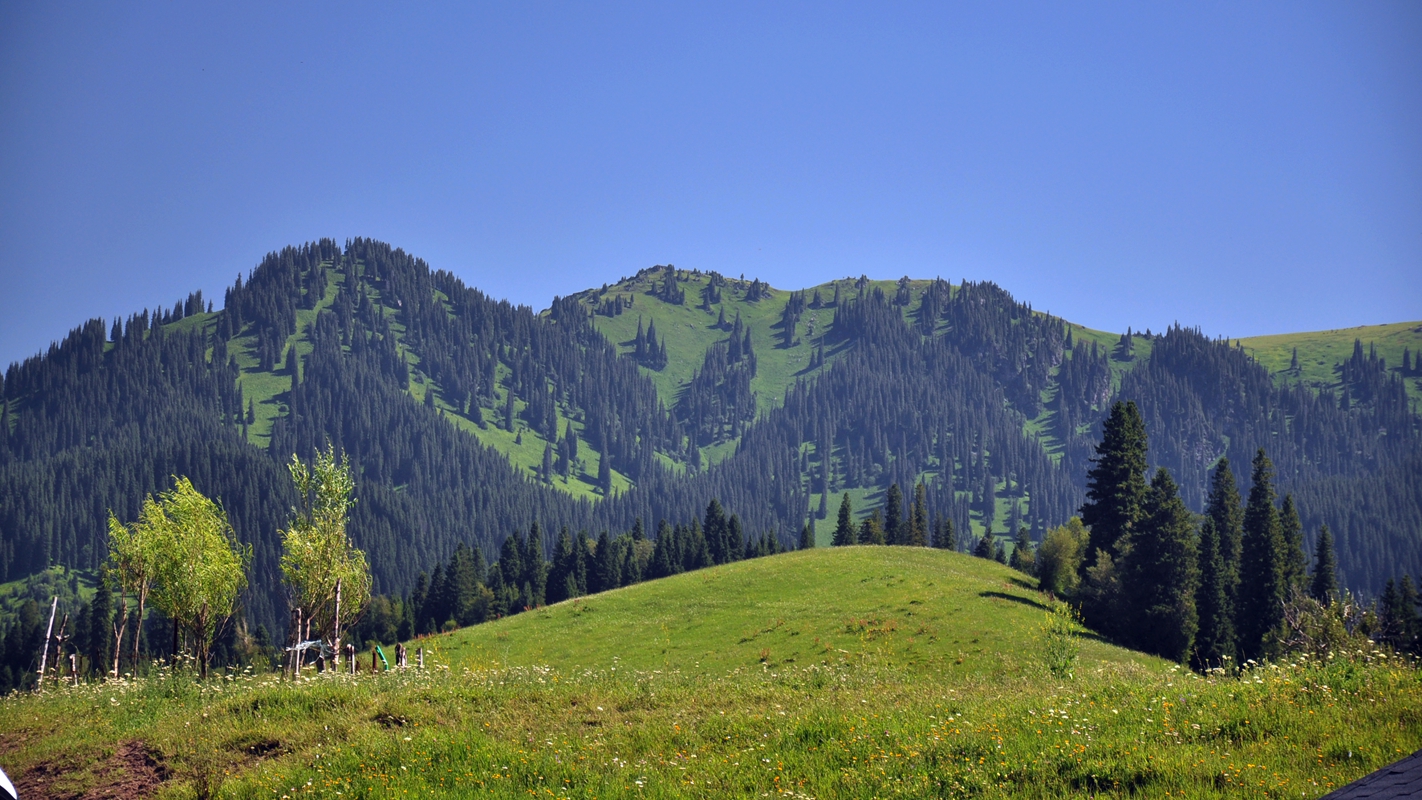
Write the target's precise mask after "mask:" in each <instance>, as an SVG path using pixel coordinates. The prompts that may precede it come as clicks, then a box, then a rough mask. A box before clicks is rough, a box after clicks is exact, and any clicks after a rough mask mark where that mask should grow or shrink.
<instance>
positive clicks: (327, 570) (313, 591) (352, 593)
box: [279, 446, 458, 658]
mask: <svg viewBox="0 0 1422 800" xmlns="http://www.w3.org/2000/svg"><path fill="white" fill-rule="evenodd" d="M287 469H288V471H289V472H290V473H291V481H292V484H293V485H294V487H295V489H296V496H297V506H296V507H295V508H293V509H292V517H291V520H290V522H289V523H288V524H287V527H286V528H285V529H283V530H281V531H279V533H280V535H281V540H282V556H281V571H282V577H283V579H284V581H285V583H286V587H287V591H288V592H289V602H290V603H291V606H292V608H293V609H299V610H300V611H301V620H302V625H301V627H302V630H301V631H299V632H298V635H299V637H300V638H301V639H310V638H312V635H313V633H314V634H315V636H316V637H317V638H320V639H323V640H329V641H330V642H331V643H332V645H333V646H334V647H335V648H336V650H337V653H338V654H339V651H340V640H341V629H342V627H346V626H349V625H350V623H352V622H353V621H355V620H357V619H359V618H360V615H361V614H362V613H364V611H365V607H366V605H367V604H369V602H370V565H369V564H368V563H367V562H366V558H365V553H364V552H362V551H361V550H359V549H357V548H355V547H354V546H352V544H351V542H350V539H349V538H348V537H347V536H346V524H347V521H348V519H349V517H350V510H351V507H352V506H353V505H355V498H354V497H352V495H353V494H354V492H355V477H354V475H352V473H351V467H350V460H349V459H348V458H347V457H346V456H345V455H342V456H341V457H340V458H339V459H338V458H337V457H336V450H335V447H334V446H333V447H328V448H327V449H326V450H325V451H318V452H317V453H316V458H315V459H314V460H313V461H312V463H311V464H309V465H308V464H306V463H305V462H303V461H302V460H301V459H300V458H297V457H296V456H295V455H293V456H292V457H291V463H290V464H289V465H288V467H287ZM448 577H449V576H448V575H446V580H447V579H448ZM444 611H445V614H446V617H445V618H448V616H452V615H454V614H457V613H458V610H456V609H444ZM436 622H437V623H440V622H443V619H441V620H437V621H436ZM337 658H339V655H338V656H337Z"/></svg>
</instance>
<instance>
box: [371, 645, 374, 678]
mask: <svg viewBox="0 0 1422 800" xmlns="http://www.w3.org/2000/svg"><path fill="white" fill-rule="evenodd" d="M370 674H371V675H374V674H375V645H371V646H370Z"/></svg>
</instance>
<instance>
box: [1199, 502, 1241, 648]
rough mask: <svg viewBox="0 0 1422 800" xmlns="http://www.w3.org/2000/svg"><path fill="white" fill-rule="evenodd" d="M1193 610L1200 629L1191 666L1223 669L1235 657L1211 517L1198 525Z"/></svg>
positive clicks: (1222, 567) (1217, 538) (1222, 568)
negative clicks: (1197, 585)
mask: <svg viewBox="0 0 1422 800" xmlns="http://www.w3.org/2000/svg"><path fill="white" fill-rule="evenodd" d="M1195 611H1196V614H1197V615H1198V616H1199V620H1200V628H1199V631H1198V632H1197V633H1196V634H1195V646H1194V648H1193V649H1192V650H1191V664H1190V665H1191V666H1192V667H1194V668H1195V669H1197V670H1201V671H1203V670H1207V669H1213V668H1215V667H1224V666H1227V665H1229V664H1230V663H1231V662H1233V661H1234V660H1235V658H1236V656H1235V649H1234V640H1235V636H1234V620H1233V619H1231V618H1230V614H1229V598H1228V596H1227V595H1226V593H1225V565H1224V558H1223V556H1221V555H1220V535H1219V530H1218V529H1217V528H1216V527H1215V521H1214V519H1213V518H1211V517H1205V520H1204V522H1202V523H1201V524H1200V588H1199V590H1198V591H1196V592H1195Z"/></svg>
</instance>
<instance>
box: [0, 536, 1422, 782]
mask: <svg viewBox="0 0 1422 800" xmlns="http://www.w3.org/2000/svg"><path fill="white" fill-rule="evenodd" d="M1029 586H1030V580H1028V579H1025V578H1024V577H1022V576H1020V575H1017V574H1015V573H1012V572H1010V571H1008V570H1007V569H1005V568H1003V567H1001V566H1000V565H996V564H992V563H988V562H983V561H979V560H974V559H970V558H968V557H965V556H961V555H957V554H953V553H945V552H938V551H928V550H908V549H902V548H882V547H863V548H841V549H835V550H819V551H811V552H803V553H791V554H785V555H781V556H776V557H772V558H767V559H758V560H756V561H752V562H743V563H738V564H733V565H728V566H726V567H720V568H716V569H712V570H706V571H702V572H696V573H690V574H686V575H682V576H678V577H676V578H671V579H667V580H663V581H655V582H650V583H646V584H640V585H638V586H635V587H630V588H628V589H623V590H619V591H616V592H611V593H607V594H605V595H599V596H594V597H591V598H585V599H583V600H581V601H574V602H569V603H564V604H560V605H558V606H553V607H550V608H548V609H545V610H541V611H535V612H531V613H526V614H523V615H519V616H517V617H514V618H511V619H507V620H503V621H500V622H496V623H492V624H489V625H485V626H481V627H479V628H475V629H470V630H464V631H458V632H455V633H452V634H447V635H443V636H440V637H435V638H431V639H424V640H421V641H419V642H416V643H413V644H414V645H415V646H420V647H424V648H426V650H427V652H428V653H429V655H428V657H427V661H426V663H427V669H425V670H423V671H420V670H413V669H412V670H408V671H405V672H399V673H387V674H383V675H376V676H372V675H369V674H366V673H363V674H361V675H359V676H355V677H351V676H346V675H332V674H327V675H323V676H312V677H311V679H308V680H303V681H301V682H299V683H291V682H283V681H281V680H278V679H276V678H275V677H272V676H268V675H253V674H248V673H241V674H233V675H229V676H227V677H226V678H224V679H220V680H215V681H210V682H209V683H208V684H206V685H199V684H197V683H196V682H194V681H193V680H191V678H190V677H187V676H184V675H182V674H170V673H160V674H158V675H156V676H153V677H150V678H145V679H141V680H136V681H125V682H121V683H109V684H90V685H81V686H79V687H74V688H66V689H51V690H49V692H48V693H47V694H46V695H45V696H43V697H36V696H33V695H25V696H12V697H9V698H6V699H4V700H0V754H3V755H0V758H3V759H4V764H5V767H6V769H7V770H8V771H9V772H10V774H11V776H12V777H18V779H19V781H20V784H21V787H22V791H24V788H23V787H25V786H27V785H28V786H33V783H28V784H27V783H26V781H30V780H32V778H33V777H34V776H35V775H36V774H39V775H41V776H43V777H45V778H46V779H47V780H48V781H50V783H49V784H48V785H46V791H48V792H49V793H50V794H52V795H56V796H57V795H60V794H66V795H73V796H79V795H81V794H83V793H84V792H86V791H91V790H92V791H98V790H101V789H103V788H105V787H111V786H112V785H113V784H114V782H115V781H116V780H118V779H119V778H122V777H123V774H124V773H123V772H122V771H120V770H118V769H116V768H115V767H116V765H118V764H121V763H123V762H122V761H121V759H120V755H121V754H122V753H124V752H129V753H131V752H133V750H134V749H135V748H139V747H140V745H137V744H134V743H136V742H141V743H142V744H141V749H142V750H146V751H147V752H148V753H149V754H150V755H151V756H152V757H153V758H154V759H155V760H156V761H157V762H158V763H159V764H161V765H162V766H163V767H164V768H165V769H166V770H169V774H170V778H169V779H168V780H166V781H164V782H163V783H162V784H161V785H159V786H158V789H157V794H158V796H161V797H192V796H193V794H194V792H193V783H194V780H195V779H196V778H198V777H200V776H208V777H216V778H219V779H222V780H224V781H225V784H224V785H223V786H222V790H221V796H224V797H234V798H235V797H273V798H281V797H308V796H309V797H337V796H340V797H391V796H433V797H468V796H474V795H481V796H482V795H490V796H498V797H528V796H547V797H589V798H591V797H599V798H618V797H726V796H791V797H826V798H829V797H866V798H867V797H885V796H906V797H924V796H934V797H940V796H982V797H1059V796H1066V795H1085V794H1105V795H1111V796H1127V795H1129V796H1139V797H1215V796H1220V795H1222V794H1228V795H1231V796H1243V797H1317V796H1320V795H1322V794H1324V793H1325V792H1326V791H1328V790H1329V789H1330V788H1332V787H1335V786H1338V785H1341V784H1343V783H1346V782H1348V781H1350V780H1353V779H1355V778H1357V777H1360V776H1361V775H1363V774H1365V773H1367V772H1369V771H1371V770H1373V769H1376V768H1378V767H1380V766H1382V765H1384V764H1386V763H1389V762H1391V761H1393V760H1396V759H1397V758H1400V757H1401V756H1403V755H1405V754H1407V753H1410V752H1412V751H1413V750H1415V749H1417V748H1418V747H1419V746H1422V681H1419V673H1418V672H1417V670H1416V669H1415V668H1413V667H1411V666H1405V665H1399V664H1394V663H1391V661H1392V660H1391V659H1384V658H1380V657H1379V656H1378V655H1377V654H1372V653H1370V654H1366V655H1358V656H1356V657H1354V658H1351V659H1341V658H1340V659H1337V660H1335V661H1332V662H1330V663H1328V664H1302V663H1299V664H1281V665H1278V667H1277V668H1266V669H1262V670H1258V671H1255V672H1253V673H1249V674H1247V675H1246V676H1245V677H1243V678H1227V677H1210V678H1202V677H1198V676H1194V675H1192V674H1189V673H1187V672H1183V671H1181V670H1179V669H1178V668H1174V667H1172V666H1170V665H1167V664H1165V663H1164V662H1161V661H1158V660H1156V659H1153V658H1148V657H1145V656H1141V655H1138V654H1134V653H1130V652H1127V651H1124V650H1120V649H1118V648H1115V647H1111V646H1109V645H1105V644H1102V643H1100V642H1098V641H1095V640H1094V639H1092V638H1091V637H1090V636H1083V637H1080V638H1079V641H1080V651H1081V658H1080V661H1079V662H1078V663H1077V665H1076V669H1075V672H1074V676H1072V677H1065V678H1056V677H1053V676H1052V675H1051V673H1050V672H1048V671H1047V670H1046V669H1045V668H1044V666H1043V663H1042V653H1043V636H1042V632H1041V623H1042V620H1043V619H1044V617H1045V616H1046V615H1045V612H1043V611H1042V610H1041V608H1039V604H1041V603H1044V602H1045V601H1044V599H1043V598H1042V597H1040V596H1039V595H1037V594H1036V593H1035V592H1034V591H1032V590H1031V589H1030V588H1028V587H1029ZM792 659H793V660H792ZM367 663H368V662H367ZM116 776H117V777H116ZM36 794H38V793H37V792H36ZM22 796H27V795H22Z"/></svg>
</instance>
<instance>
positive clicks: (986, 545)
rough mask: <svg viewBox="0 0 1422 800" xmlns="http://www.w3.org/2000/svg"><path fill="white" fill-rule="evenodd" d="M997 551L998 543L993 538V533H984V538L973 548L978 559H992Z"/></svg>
mask: <svg viewBox="0 0 1422 800" xmlns="http://www.w3.org/2000/svg"><path fill="white" fill-rule="evenodd" d="M995 550H997V542H996V541H995V540H994V539H993V537H992V531H990V530H988V531H983V538H981V539H979V540H978V544H977V546H976V547H974V548H973V555H975V556H977V557H978V558H988V559H990V558H992V556H993V551H995Z"/></svg>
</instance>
